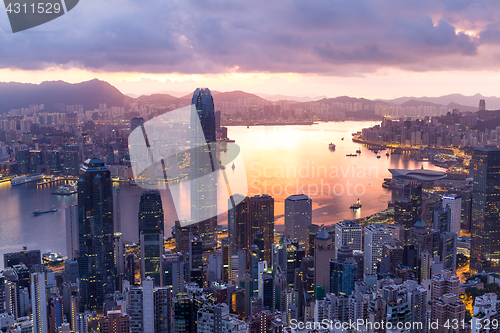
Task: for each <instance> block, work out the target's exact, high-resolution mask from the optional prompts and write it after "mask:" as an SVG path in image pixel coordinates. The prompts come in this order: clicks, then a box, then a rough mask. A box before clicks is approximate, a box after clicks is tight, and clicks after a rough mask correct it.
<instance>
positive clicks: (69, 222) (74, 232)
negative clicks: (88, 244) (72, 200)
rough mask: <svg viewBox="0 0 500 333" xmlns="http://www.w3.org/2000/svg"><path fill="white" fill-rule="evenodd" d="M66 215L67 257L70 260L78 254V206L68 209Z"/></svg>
mask: <svg viewBox="0 0 500 333" xmlns="http://www.w3.org/2000/svg"><path fill="white" fill-rule="evenodd" d="M65 214H66V215H65V218H66V255H67V256H68V258H69V259H73V258H76V253H77V252H78V205H71V206H68V207H66V209H65Z"/></svg>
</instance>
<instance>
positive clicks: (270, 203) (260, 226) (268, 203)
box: [249, 194, 274, 263]
mask: <svg viewBox="0 0 500 333" xmlns="http://www.w3.org/2000/svg"><path fill="white" fill-rule="evenodd" d="M249 205H250V207H249V215H250V217H249V223H250V228H251V229H250V239H254V238H255V236H256V235H257V233H258V232H261V233H262V236H263V239H264V251H263V252H264V255H263V257H262V260H264V261H267V262H268V263H272V262H273V260H272V259H273V258H272V253H271V249H272V247H273V243H274V199H273V197H271V196H270V195H267V194H263V195H261V196H259V195H256V196H254V197H251V198H250V199H249Z"/></svg>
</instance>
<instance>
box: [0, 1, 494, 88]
mask: <svg viewBox="0 0 500 333" xmlns="http://www.w3.org/2000/svg"><path fill="white" fill-rule="evenodd" d="M0 13H1V14H0V81H18V82H30V83H39V82H42V81H46V80H64V81H68V82H80V81H84V80H89V79H93V78H99V79H102V80H106V81H108V82H110V83H111V84H113V85H115V86H116V87H117V88H118V89H120V90H121V91H122V92H123V93H129V94H130V93H133V94H147V93H155V92H159V91H178V92H189V91H192V90H193V87H197V86H207V87H210V88H211V89H213V90H219V91H231V90H245V91H248V92H253V93H266V94H283V95H297V96H329V97H335V96H341V95H349V96H354V97H367V98H393V97H399V96H439V95H444V94H450V93H462V94H465V95H473V94H475V93H481V94H483V95H485V96H492V95H497V96H499V95H500V93H499V92H498V91H499V87H500V75H499V70H500V6H499V5H498V3H497V2H496V1H492V0H480V1H471V0H441V1H430V0H420V1H415V0H372V1H368V0H359V1H353V0H310V1H304V0H273V1H262V0H256V1H234V0H211V1H208V0H200V1H194V0H169V1H167V0H150V1H129V0H107V1H97V0H82V1H80V3H79V4H78V5H77V7H75V9H73V10H72V11H70V12H69V13H67V14H66V15H64V16H62V17H60V18H58V19H56V20H54V21H52V22H49V23H47V24H44V25H42V26H39V27H35V28H32V29H30V30H27V31H23V32H19V33H16V34H13V33H12V32H11V28H10V26H9V22H8V18H7V14H6V12H5V11H4V10H1V11H0Z"/></svg>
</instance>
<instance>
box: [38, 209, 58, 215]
mask: <svg viewBox="0 0 500 333" xmlns="http://www.w3.org/2000/svg"><path fill="white" fill-rule="evenodd" d="M55 212H57V209H55V208H54V209H51V210H46V211H43V212H39V211H38V210H37V211H34V212H33V215H34V216H38V215H42V214H48V213H55Z"/></svg>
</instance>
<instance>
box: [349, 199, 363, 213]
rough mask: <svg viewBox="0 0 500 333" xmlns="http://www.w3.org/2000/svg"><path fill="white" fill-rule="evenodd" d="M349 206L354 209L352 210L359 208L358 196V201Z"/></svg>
mask: <svg viewBox="0 0 500 333" xmlns="http://www.w3.org/2000/svg"><path fill="white" fill-rule="evenodd" d="M349 208H350V209H354V210H356V209H359V208H361V201H359V198H358V201H356V203H355V204H353V205H352V206H351V207H349Z"/></svg>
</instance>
